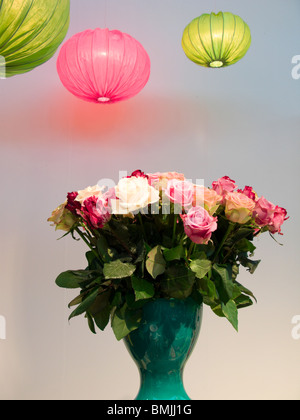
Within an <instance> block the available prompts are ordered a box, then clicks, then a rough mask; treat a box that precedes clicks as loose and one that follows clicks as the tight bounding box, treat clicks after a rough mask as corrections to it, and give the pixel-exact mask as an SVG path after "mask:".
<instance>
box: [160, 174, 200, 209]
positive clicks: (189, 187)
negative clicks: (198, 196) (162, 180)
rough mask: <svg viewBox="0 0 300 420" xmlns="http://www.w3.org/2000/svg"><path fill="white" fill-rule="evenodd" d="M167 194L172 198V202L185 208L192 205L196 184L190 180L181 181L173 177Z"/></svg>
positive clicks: (168, 185)
mask: <svg viewBox="0 0 300 420" xmlns="http://www.w3.org/2000/svg"><path fill="white" fill-rule="evenodd" d="M165 195H166V196H167V197H168V198H169V199H170V201H171V203H175V204H180V205H181V206H182V207H184V208H188V207H190V206H191V205H192V202H193V198H194V184H192V183H191V182H189V181H180V180H178V179H171V180H170V181H169V182H168V184H167V188H166V189H165Z"/></svg>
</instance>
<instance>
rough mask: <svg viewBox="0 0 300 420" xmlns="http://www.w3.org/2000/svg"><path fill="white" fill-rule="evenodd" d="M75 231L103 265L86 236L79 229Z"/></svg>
mask: <svg viewBox="0 0 300 420" xmlns="http://www.w3.org/2000/svg"><path fill="white" fill-rule="evenodd" d="M75 230H76V232H77V233H78V235H79V236H80V238H81V239H82V240H83V241H84V242H85V243H86V245H87V246H88V247H89V248H90V250H91V251H92V252H93V253H94V254H95V256H96V257H97V259H98V260H99V261H100V262H101V263H102V261H101V259H100V257H99V255H98V254H97V252H96V251H95V249H94V248H93V247H92V245H91V244H90V243H89V241H88V240H87V239H86V237H85V236H84V234H83V233H82V232H81V231H80V230H79V229H78V228H75Z"/></svg>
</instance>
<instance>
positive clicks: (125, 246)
mask: <svg viewBox="0 0 300 420" xmlns="http://www.w3.org/2000/svg"><path fill="white" fill-rule="evenodd" d="M286 219H287V212H286V210H285V209H283V208H282V207H279V206H276V205H274V204H272V203H271V202H269V201H268V200H266V199H265V198H264V197H259V196H257V194H256V193H255V191H254V190H253V189H252V187H249V186H246V187H245V188H244V189H243V190H241V189H237V186H236V184H235V181H233V180H232V179H230V178H229V177H228V176H225V177H223V178H220V179H219V180H218V181H216V182H213V183H212V186H211V187H210V188H207V187H205V186H203V185H197V184H194V183H192V182H190V181H188V180H186V179H185V177H184V175H182V174H178V173H175V172H168V173H154V174H145V173H143V172H142V171H140V170H138V171H135V172H133V173H132V175H131V176H128V177H124V178H122V179H120V181H119V183H118V184H117V185H116V186H114V187H112V188H106V187H105V186H101V185H96V186H94V187H88V188H86V189H85V190H81V191H77V192H71V193H69V194H68V195H67V199H66V201H65V202H64V203H63V204H62V205H60V206H59V207H58V208H57V209H56V210H54V212H53V213H52V216H51V217H50V218H49V219H48V221H50V222H52V223H53V225H54V226H55V227H56V229H60V230H63V231H65V232H66V234H65V235H64V236H66V235H68V234H70V235H71V236H72V237H73V238H74V239H77V240H79V239H81V240H83V241H84V242H85V243H86V245H87V246H88V251H87V253H86V259H87V267H86V268H85V269H80V270H78V269H77V270H68V271H66V272H64V273H61V274H60V275H59V276H58V277H57V279H56V284H57V285H58V286H59V287H63V288H68V289H76V288H78V289H80V293H79V295H78V296H77V297H76V298H75V299H74V300H72V302H70V304H69V307H75V309H74V310H73V311H72V313H71V315H70V317H69V319H71V318H73V317H75V316H78V315H82V314H84V315H85V317H86V318H87V321H88V325H89V327H90V329H91V331H92V332H93V333H96V326H97V327H98V328H99V329H100V330H104V329H105V327H106V326H107V325H108V323H109V321H111V326H112V328H113V331H114V333H115V336H116V338H117V339H118V340H120V339H122V338H124V337H125V336H126V335H127V334H129V333H130V332H131V331H133V330H135V329H137V328H138V327H139V323H140V321H141V318H142V311H143V306H144V305H145V304H146V303H147V302H149V301H150V300H153V299H159V298H166V299H172V298H173V299H187V298H192V299H194V300H195V301H196V302H197V303H198V304H199V305H201V304H202V303H204V304H206V305H209V306H210V308H211V309H212V310H213V312H214V313H215V314H216V315H218V316H220V317H226V318H227V319H228V320H229V321H230V323H231V324H232V325H233V327H234V328H235V329H236V330H237V329H238V309H240V308H245V307H247V306H250V305H252V304H253V300H256V299H255V297H254V295H253V293H252V292H251V291H250V290H248V289H247V288H246V287H244V286H243V285H242V284H240V283H239V282H238V281H237V277H238V274H239V270H240V267H241V266H243V267H246V269H247V270H248V271H249V272H250V273H254V271H255V269H256V267H257V265H258V263H259V261H257V260H253V259H252V257H253V254H254V251H255V246H254V244H253V240H254V238H255V237H256V236H258V235H260V234H262V233H263V232H269V233H270V235H271V236H272V235H273V234H275V233H278V234H282V233H281V226H282V224H283V222H284V221H285V220H286Z"/></svg>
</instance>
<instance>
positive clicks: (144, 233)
mask: <svg viewBox="0 0 300 420" xmlns="http://www.w3.org/2000/svg"><path fill="white" fill-rule="evenodd" d="M138 219H139V222H140V225H141V229H142V232H143V235H144V239H145V241H146V242H147V235H146V232H145V228H144V223H143V219H142V215H141V213H140V212H139V213H138Z"/></svg>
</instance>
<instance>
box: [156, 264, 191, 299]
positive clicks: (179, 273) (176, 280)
mask: <svg viewBox="0 0 300 420" xmlns="http://www.w3.org/2000/svg"><path fill="white" fill-rule="evenodd" d="M194 282H195V273H193V272H192V271H191V270H190V269H189V268H187V267H186V266H185V265H175V266H171V267H168V268H167V270H166V273H165V276H164V277H163V278H162V280H161V282H160V284H161V290H162V292H163V293H164V294H165V295H166V296H168V297H170V298H175V299H185V298H187V297H188V296H190V294H191V293H192V291H193V286H194Z"/></svg>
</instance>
